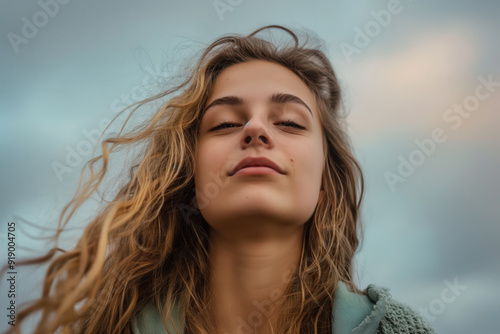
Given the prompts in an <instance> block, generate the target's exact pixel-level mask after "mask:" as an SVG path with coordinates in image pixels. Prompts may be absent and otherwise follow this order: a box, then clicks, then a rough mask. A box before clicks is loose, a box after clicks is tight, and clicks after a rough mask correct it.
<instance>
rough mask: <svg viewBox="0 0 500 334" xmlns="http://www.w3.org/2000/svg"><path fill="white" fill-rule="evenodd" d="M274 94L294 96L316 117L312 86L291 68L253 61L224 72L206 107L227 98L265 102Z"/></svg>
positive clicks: (218, 78) (229, 68)
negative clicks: (216, 100) (310, 87)
mask: <svg viewBox="0 0 500 334" xmlns="http://www.w3.org/2000/svg"><path fill="white" fill-rule="evenodd" d="M274 93H285V94H291V95H295V96H297V97H299V98H300V99H302V100H303V101H304V102H305V103H306V104H307V105H308V106H309V108H310V109H311V111H312V112H313V113H314V114H315V115H316V114H317V105H316V100H315V98H314V94H313V93H312V91H311V90H310V89H309V87H307V85H306V84H305V83H304V82H303V81H302V80H301V79H300V78H299V77H298V76H297V75H296V74H295V73H294V72H292V71H291V70H289V69H288V68H286V67H284V66H282V65H280V64H276V63H273V62H270V61H265V60H251V61H248V62H244V63H239V64H236V65H231V66H229V67H228V68H226V69H224V70H223V71H222V72H221V73H220V74H219V75H218V77H217V78H216V80H215V83H214V87H213V90H212V93H211V94H210V97H209V98H208V101H207V103H206V106H208V105H209V104H210V103H211V102H212V101H213V100H215V99H218V98H221V97H224V96H240V97H242V98H243V99H244V100H245V101H251V102H259V101H262V102H264V101H267V100H268V98H269V96H271V95H272V94H274Z"/></svg>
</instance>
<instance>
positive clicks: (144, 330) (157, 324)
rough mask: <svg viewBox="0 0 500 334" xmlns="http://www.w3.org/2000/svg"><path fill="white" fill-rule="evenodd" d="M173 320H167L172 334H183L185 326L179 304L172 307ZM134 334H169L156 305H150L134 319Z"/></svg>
mask: <svg viewBox="0 0 500 334" xmlns="http://www.w3.org/2000/svg"><path fill="white" fill-rule="evenodd" d="M171 312H172V318H170V319H168V320H167V328H168V330H169V331H170V333H183V332H184V325H183V323H182V321H181V320H180V314H179V311H178V307H177V304H176V303H174V304H173V305H172V307H171ZM132 333H133V334H167V329H166V328H165V325H164V324H163V320H162V317H161V315H160V312H159V311H158V308H157V306H156V305H155V304H148V305H147V306H146V307H144V308H143V309H142V310H141V311H140V312H139V313H138V314H137V315H136V316H135V317H133V318H132Z"/></svg>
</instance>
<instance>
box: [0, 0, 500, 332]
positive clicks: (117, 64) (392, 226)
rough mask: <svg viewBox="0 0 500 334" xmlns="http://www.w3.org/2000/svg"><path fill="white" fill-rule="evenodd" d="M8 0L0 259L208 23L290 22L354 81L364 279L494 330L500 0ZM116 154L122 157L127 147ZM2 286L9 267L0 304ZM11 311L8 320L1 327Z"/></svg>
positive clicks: (452, 321)
mask: <svg viewBox="0 0 500 334" xmlns="http://www.w3.org/2000/svg"><path fill="white" fill-rule="evenodd" d="M1 6H2V10H0V22H1V23H0V35H1V36H2V39H1V40H0V59H1V62H0V102H1V104H0V154H1V157H2V159H0V171H1V175H2V177H1V178H0V223H1V224H0V226H1V230H0V241H1V249H0V255H1V256H2V257H1V260H0V261H2V262H3V263H5V262H6V261H7V258H8V255H7V248H8V236H9V235H8V232H9V231H8V223H12V222H14V223H15V226H16V227H15V229H16V231H15V235H16V240H15V242H16V258H17V259H18V260H19V259H22V258H23V256H24V257H28V256H32V255H33V254H41V253H43V252H44V251H45V250H47V249H48V247H49V243H48V242H49V241H48V240H46V239H42V238H41V237H47V236H49V235H50V232H52V231H53V229H54V228H55V227H56V226H57V219H58V215H59V213H60V211H61V210H62V208H63V206H64V205H65V204H66V203H67V202H68V201H69V200H70V199H71V198H72V196H73V194H74V192H75V190H76V187H77V186H78V181H79V177H80V172H81V169H82V167H83V166H84V164H85V162H86V161H87V160H88V159H90V158H91V156H92V152H91V149H89V148H90V147H91V145H89V143H95V142H96V140H97V137H98V136H99V134H100V131H102V130H103V129H104V126H105V125H106V124H107V122H109V121H110V120H111V119H112V118H113V117H114V116H116V115H117V113H116V112H117V111H118V110H119V109H120V108H122V107H124V106H125V104H126V103H129V102H135V101H138V100H139V99H141V98H143V97H146V96H147V94H150V93H151V92H155V91H158V90H159V89H161V87H162V86H161V83H164V82H168V81H169V80H172V78H174V77H175V76H176V75H177V74H178V73H179V72H178V71H182V69H183V66H184V65H185V61H186V60H187V59H191V57H194V56H195V54H197V52H199V51H200V50H201V49H203V48H204V47H206V46H208V45H209V44H210V43H211V42H212V41H213V40H215V39H216V38H218V37H221V36H222V35H225V34H232V33H237V34H248V33H250V32H252V31H254V30H255V29H257V28H259V27H261V26H264V25H268V24H280V25H284V26H287V27H289V28H295V29H306V30H308V31H311V32H313V33H315V34H316V35H317V36H318V37H319V38H321V39H322V40H323V41H324V46H325V50H326V53H327V56H328V57H329V59H330V60H331V62H332V65H333V67H334V69H335V71H336V73H337V75H338V77H339V80H340V82H341V85H342V88H343V89H344V91H343V94H344V102H345V113H346V122H347V124H348V130H349V134H350V136H351V140H352V143H353V150H354V153H355V155H356V157H357V159H358V161H359V162H360V164H361V165H362V168H363V172H364V176H365V180H366V192H365V196H364V201H363V209H362V224H363V228H364V231H365V233H364V239H363V241H362V244H361V245H360V248H359V251H358V253H357V254H356V257H355V263H356V282H357V284H358V285H359V286H360V287H362V288H364V287H366V286H367V285H368V284H377V285H380V286H384V287H387V288H389V289H390V291H391V294H392V295H393V297H395V298H396V299H398V300H400V301H402V302H404V303H406V304H408V305H410V306H411V307H412V308H414V309H415V310H417V311H418V312H419V313H420V314H422V315H423V316H424V317H425V318H426V319H427V320H428V321H429V322H430V324H431V325H432V326H433V327H434V328H435V330H436V331H437V332H438V333H458V334H465V333H472V332H474V333H484V334H493V333H497V332H498V329H497V327H498V326H497V325H496V320H497V319H496V318H497V314H498V310H499V309H500V302H499V300H500V289H498V287H497V282H498V281H499V278H500V260H499V257H498V254H499V253H500V242H499V240H500V225H499V218H498V217H499V213H500V209H499V208H500V205H499V204H500V203H499V198H500V196H499V195H500V190H499V189H500V154H499V152H500V136H499V134H498V129H499V126H500V115H499V106H500V43H499V41H498V36H497V34H496V33H495V32H498V31H499V28H500V22H499V20H498V17H499V15H500V2H499V1H485V0H479V1H474V2H472V1H451V0H447V1H424V0H420V1H419V0H413V1H411V0H401V1H395V0H392V1H356V2H353V1H351V2H348V1H324V0H322V1H319V0H317V1H308V2H306V1H278V0H276V1H262V0H257V1H248V0H232V1H227V0H220V1H201V0H196V1H195V0H186V1H179V0H168V1H165V0H164V1H153V0H146V1H141V2H137V1H130V0H125V1H124V0H122V1H120V2H118V1H116V0H111V1H106V2H100V1H95V0H91V1H76V0H73V1H71V0H65V1H63V0H59V1H57V2H56V0H40V1H23V2H11V1H2V2H1ZM158 82H159V83H160V85H157V84H156V83H158ZM141 116H144V117H146V116H147V115H141ZM119 120H123V118H119ZM110 130H111V132H112V131H117V130H119V128H118V127H112V128H111V129H110ZM108 133H109V130H108V132H107V134H108ZM55 166H65V169H64V172H61V170H59V171H58V169H57V168H55ZM112 170H113V171H115V172H116V173H120V164H119V163H116V164H115V165H114V166H112ZM110 187H111V185H110ZM95 208H96V202H95V201H91V202H90V203H88V204H87V205H86V206H84V207H83V208H82V210H81V211H78V212H77V214H76V216H75V222H73V223H72V224H73V225H71V226H70V228H71V229H70V230H69V231H68V232H67V233H65V234H64V236H63V239H62V240H61V245H62V246H63V247H67V248H69V247H71V245H73V244H74V242H75V240H76V238H77V237H78V233H79V232H80V233H81V231H82V227H83V226H84V222H85V219H86V218H88V215H89V214H91V213H92V212H94V211H95ZM43 269H44V268H43V267H39V268H34V267H26V268H19V269H18V272H17V274H16V282H17V283H16V284H17V285H16V289H17V293H18V294H17V300H16V301H17V303H20V302H22V301H25V300H29V299H32V298H34V297H36V296H37V294H38V293H39V291H38V290H37V287H38V286H39V285H37V284H39V282H40V281H41V279H42V278H43ZM7 285H8V284H7V281H6V280H5V279H2V282H1V286H0V294H1V298H0V301H1V303H2V305H1V308H2V309H3V310H5V307H6V305H8V304H7V303H8V302H9V298H8V297H7V295H8V286H7ZM4 306H5V307H4ZM3 312H4V313H5V312H6V311H3ZM2 318H3V319H4V320H2V322H1V324H0V330H3V329H5V328H7V326H8V324H7V321H6V320H5V318H6V317H5V315H2Z"/></svg>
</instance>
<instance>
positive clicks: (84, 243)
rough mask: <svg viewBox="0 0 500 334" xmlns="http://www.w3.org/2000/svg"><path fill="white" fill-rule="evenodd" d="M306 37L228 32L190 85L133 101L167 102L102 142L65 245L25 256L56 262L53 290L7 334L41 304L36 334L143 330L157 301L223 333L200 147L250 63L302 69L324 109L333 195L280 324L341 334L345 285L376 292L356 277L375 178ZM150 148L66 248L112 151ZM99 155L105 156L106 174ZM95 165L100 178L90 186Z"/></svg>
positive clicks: (332, 79)
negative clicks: (363, 215)
mask: <svg viewBox="0 0 500 334" xmlns="http://www.w3.org/2000/svg"><path fill="white" fill-rule="evenodd" d="M270 28H278V29H281V30H283V31H285V32H286V33H288V34H289V35H290V36H291V37H292V38H293V40H294V42H293V43H284V44H283V45H281V47H279V45H278V44H279V43H272V42H270V41H268V40H266V39H264V38H259V37H257V36H256V34H257V33H258V32H260V31H262V30H265V29H270ZM299 35H300V34H299ZM305 39H306V40H305V41H303V42H302V43H299V38H298V37H297V34H296V33H294V32H292V31H291V30H289V29H288V28H285V27H283V26H278V25H268V26H265V27H262V28H260V29H257V30H256V31H254V32H253V33H251V34H249V35H248V36H242V35H225V36H222V37H220V38H218V39H217V40H215V41H214V42H213V43H211V44H210V45H209V46H208V47H207V48H206V49H204V50H202V51H203V53H202V54H201V56H200V57H199V58H198V60H197V61H195V62H191V64H193V63H195V66H194V67H191V66H192V65H191V64H189V63H188V65H187V66H186V68H185V70H186V74H185V77H184V78H183V79H185V81H184V82H182V83H181V84H180V85H177V86H175V85H173V87H172V88H171V89H168V90H166V91H163V92H161V93H160V94H157V95H155V96H152V97H150V98H147V99H144V100H142V101H139V102H136V103H133V104H131V105H130V106H128V107H127V108H124V109H123V110H122V111H121V113H123V112H124V111H125V110H127V109H129V108H132V107H134V108H133V110H132V113H134V112H135V111H136V110H137V109H138V108H139V107H141V106H144V105H146V104H148V103H150V102H153V101H161V100H162V99H164V98H165V97H166V98H167V101H168V102H166V103H164V104H163V105H161V107H156V108H155V109H154V113H153V115H152V117H150V118H149V119H147V120H146V121H144V122H142V123H140V125H139V126H136V127H135V128H134V129H133V130H131V131H129V132H127V133H122V132H123V129H124V128H123V127H122V130H121V131H120V132H119V133H118V134H116V135H114V136H112V137H109V138H107V139H105V140H103V142H102V144H101V147H102V154H101V155H99V156H97V157H95V158H93V159H91V160H89V161H88V162H87V163H86V164H85V166H84V167H83V170H82V174H81V176H80V183H79V185H78V188H77V190H76V193H75V195H74V197H73V198H72V199H71V201H69V203H68V204H66V206H65V207H64V209H63V210H62V212H61V214H60V217H59V223H58V229H57V232H56V233H55V245H54V248H52V249H51V250H50V251H49V252H48V253H47V254H45V255H44V256H42V257H39V258H36V259H32V260H29V261H25V264H41V263H48V264H50V265H49V267H48V269H47V272H46V274H45V277H44V283H43V291H42V295H41V297H40V298H38V299H36V300H34V301H32V302H31V303H30V304H28V305H27V306H25V307H24V308H23V309H22V310H21V311H20V312H18V314H17V322H18V326H16V327H15V328H11V329H9V331H8V333H13V332H16V333H20V328H19V324H20V323H21V322H22V321H23V319H26V318H27V317H28V316H31V315H33V314H35V313H37V312H38V313H41V314H40V320H39V322H38V325H37V328H36V331H35V333H36V334H46V333H53V332H56V331H57V332H60V333H113V334H116V333H132V325H131V324H132V320H133V319H134V317H136V316H137V315H138V313H139V312H140V311H141V310H142V309H144V308H145V307H146V306H148V305H156V307H158V309H159V310H160V314H161V316H162V321H163V322H164V324H166V323H168V319H170V320H171V319H172V318H171V317H172V312H171V309H170V307H169V305H172V303H174V302H176V303H178V305H179V307H180V309H181V310H182V311H183V313H182V319H183V321H184V322H183V323H184V324H185V327H184V333H203V334H208V333H210V334H213V333H217V328H216V325H215V324H214V323H213V318H214V317H213V314H212V313H211V312H212V309H211V307H210V305H211V304H210V300H211V295H210V291H209V289H208V284H207V283H208V278H209V277H210V276H209V274H210V270H211V266H210V258H209V255H208V245H209V226H208V224H207V222H206V221H205V220H204V219H203V217H202V216H201V214H200V211H199V207H198V206H197V203H196V200H195V196H194V189H195V185H194V166H195V165H194V164H195V161H194V152H195V148H196V145H197V133H198V127H199V124H200V121H201V119H202V116H203V110H204V106H205V104H206V103H207V100H208V98H209V96H210V94H211V91H212V89H213V87H214V82H215V80H216V78H217V76H218V75H219V74H220V73H221V71H223V70H224V69H225V68H227V67H229V66H231V65H234V64H238V63H243V62H246V61H250V60H266V61H270V62H274V63H276V64H280V65H282V66H284V67H286V68H288V69H290V70H291V71H293V72H294V73H295V74H296V75H297V76H298V77H299V78H300V79H301V80H303V82H304V83H305V84H306V85H307V86H308V87H309V89H310V90H311V91H312V93H313V94H314V97H315V99H316V102H317V105H318V108H319V116H320V121H321V123H322V127H323V147H324V154H325V157H326V161H325V164H326V165H325V166H324V167H325V168H324V173H323V175H322V187H323V190H324V196H322V197H321V198H320V199H319V201H318V203H317V206H316V208H315V211H314V214H313V215H312V217H311V218H310V219H309V220H308V221H307V222H306V225H305V230H304V231H305V232H304V238H303V241H302V252H301V256H300V261H299V263H298V265H297V268H296V270H295V271H294V272H293V274H292V276H291V279H290V281H289V283H288V284H287V285H286V289H285V290H284V293H283V298H284V302H283V304H282V305H281V308H280V313H279V317H278V318H277V319H278V321H277V322H276V324H277V327H276V328H277V329H276V330H277V332H278V333H331V326H332V321H334V319H333V316H332V308H333V303H334V296H335V291H336V288H337V282H338V281H343V282H345V283H346V284H347V286H348V287H349V288H350V290H352V291H354V292H357V293H360V294H365V295H366V290H363V291H362V290H359V289H358V288H357V287H356V285H355V283H354V281H353V263H352V262H353V257H354V255H355V251H356V249H357V247H358V243H359V240H360V239H358V238H359V237H361V235H360V234H362V232H363V231H362V229H361V228H360V225H361V219H360V205H361V201H362V198H363V191H364V190H363V187H364V186H363V175H362V171H361V168H360V165H359V164H358V162H357V161H356V159H355V158H354V156H353V154H352V150H351V144H350V140H349V137H348V134H347V130H346V122H345V116H343V115H342V114H341V112H340V111H341V110H342V109H343V108H342V107H343V106H344V104H343V99H342V94H341V89H340V84H339V81H338V79H337V76H336V74H335V72H334V70H333V68H332V65H331V63H330V61H329V59H328V58H327V56H326V55H325V52H324V51H322V49H323V48H324V46H323V44H322V42H321V40H320V39H318V38H316V37H314V34H311V33H309V34H307V33H306V38H305ZM310 44H312V46H311V45H310ZM173 93H176V94H173ZM117 116H119V115H117ZM129 117H130V116H129ZM115 119H116V117H115ZM115 119H114V120H115ZM114 120H113V121H114ZM128 120H129V118H127V121H128ZM127 121H126V122H125V124H126V123H127ZM125 124H124V126H125ZM108 126H109V125H108ZM139 144H144V149H143V150H141V151H140V153H138V154H137V158H138V160H137V161H136V162H138V163H136V164H133V166H131V167H130V169H129V174H128V175H127V178H126V180H125V181H123V186H120V187H119V191H117V193H116V195H113V196H114V198H113V199H112V200H110V201H108V202H107V203H105V204H104V205H103V206H102V208H101V209H100V211H99V212H98V213H97V214H96V216H95V218H92V219H91V220H90V223H89V224H88V225H87V226H86V227H85V229H84V231H83V234H82V236H81V237H80V239H79V240H78V242H77V244H76V246H75V247H74V248H73V249H71V250H67V251H66V250H62V249H60V248H59V247H58V238H59V234H60V233H61V232H62V231H63V230H64V228H65V227H66V225H67V223H68V221H69V220H70V218H71V217H72V216H73V214H74V212H75V211H76V210H77V209H78V208H79V207H80V206H81V205H82V204H83V203H84V202H86V201H87V200H88V199H89V197H90V196H91V195H92V194H93V193H94V192H96V190H97V188H98V186H99V185H100V184H101V182H102V181H103V178H104V176H105V174H106V172H107V171H108V167H109V162H110V154H111V153H113V152H116V151H117V150H118V149H120V148H129V147H134V146H133V145H139ZM98 161H100V162H101V163H102V164H101V166H100V168H99V169H98V171H97V172H96V171H94V168H95V164H96V163H97V162H98ZM87 167H88V169H89V171H90V178H89V179H88V180H87V181H86V182H83V181H82V180H83V175H84V174H83V172H84V170H86V168H87ZM176 332H177V330H176Z"/></svg>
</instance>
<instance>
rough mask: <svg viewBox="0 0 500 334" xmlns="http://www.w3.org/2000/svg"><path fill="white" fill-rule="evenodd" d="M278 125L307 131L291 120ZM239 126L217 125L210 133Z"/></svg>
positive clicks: (223, 123)
mask: <svg viewBox="0 0 500 334" xmlns="http://www.w3.org/2000/svg"><path fill="white" fill-rule="evenodd" d="M278 124H283V125H284V126H285V127H290V128H297V129H302V130H304V129H305V127H303V126H302V125H299V124H297V123H295V122H293V121H291V120H287V121H283V122H279V123H278ZM238 125H240V124H238V123H235V122H221V123H219V124H217V125H216V126H215V127H213V128H211V129H210V130H209V131H216V130H219V129H227V128H232V127H235V126H238Z"/></svg>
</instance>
